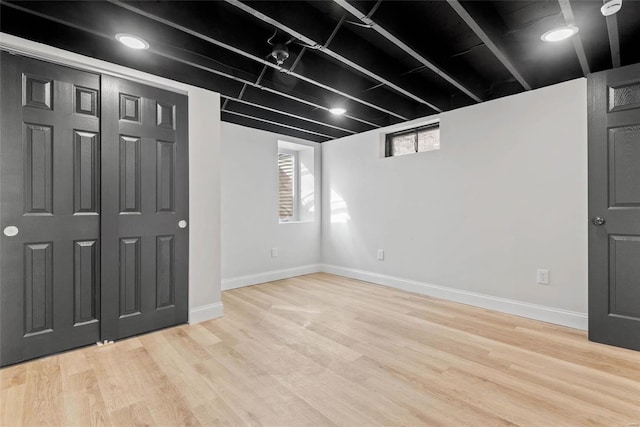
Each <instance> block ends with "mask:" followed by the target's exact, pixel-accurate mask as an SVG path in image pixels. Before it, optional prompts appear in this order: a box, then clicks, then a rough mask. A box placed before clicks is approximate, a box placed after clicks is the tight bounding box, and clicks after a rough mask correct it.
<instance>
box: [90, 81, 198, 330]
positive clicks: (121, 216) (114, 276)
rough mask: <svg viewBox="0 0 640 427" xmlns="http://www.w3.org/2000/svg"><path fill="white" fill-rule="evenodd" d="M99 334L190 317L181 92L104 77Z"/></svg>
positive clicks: (185, 152)
mask: <svg viewBox="0 0 640 427" xmlns="http://www.w3.org/2000/svg"><path fill="white" fill-rule="evenodd" d="M102 87H103V95H102V117H103V119H102V123H103V125H102V131H103V139H104V141H109V142H110V143H109V144H108V145H103V147H102V182H103V185H102V227H101V230H102V234H101V237H102V245H101V246H102V280H103V283H109V284H114V286H103V287H102V301H103V303H102V307H103V309H102V336H103V338H104V339H109V340H114V339H119V338H123V337H126V336H130V335H134V334H139V333H142V332H146V331H150V330H153V329H158V328H163V327H166V326H171V325H175V324H178V323H184V322H186V321H187V316H188V310H187V308H188V296H187V290H188V283H187V279H188V257H187V253H188V250H189V234H188V228H181V227H180V226H179V223H180V221H186V220H187V219H188V217H189V184H188V181H187V180H188V144H187V98H186V96H184V95H179V94H176V93H173V92H167V91H165V90H161V89H157V88H153V87H149V86H144V85H141V84H138V83H133V82H129V81H126V80H122V79H118V78H115V77H111V76H103V77H102Z"/></svg>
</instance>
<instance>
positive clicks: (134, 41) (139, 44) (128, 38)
mask: <svg viewBox="0 0 640 427" xmlns="http://www.w3.org/2000/svg"><path fill="white" fill-rule="evenodd" d="M116 40H118V41H119V42H120V43H122V44H123V45H125V46H127V47H130V48H131V49H138V50H140V49H149V43H147V42H146V41H145V40H143V39H141V38H140V37H137V36H134V35H132V34H125V33H118V34H116Z"/></svg>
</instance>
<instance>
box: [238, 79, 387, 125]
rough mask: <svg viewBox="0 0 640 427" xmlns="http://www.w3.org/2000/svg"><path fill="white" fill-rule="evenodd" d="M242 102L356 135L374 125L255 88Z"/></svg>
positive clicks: (249, 87) (249, 91) (248, 90)
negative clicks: (301, 117) (329, 125)
mask: <svg viewBox="0 0 640 427" xmlns="http://www.w3.org/2000/svg"><path fill="white" fill-rule="evenodd" d="M242 100H243V101H248V102H252V103H254V104H260V105H263V106H270V107H269V108H272V107H273V108H275V109H277V110H278V111H282V112H283V113H293V114H296V115H300V116H304V117H306V118H308V119H312V120H317V121H319V122H322V123H326V124H331V125H335V126H337V127H340V128H346V129H349V130H351V131H355V132H356V133H358V132H365V131H367V130H371V128H372V125H370V124H366V123H362V122H359V121H356V120H351V119H349V118H348V117H345V116H346V114H345V115H341V116H337V115H335V114H331V113H329V112H328V111H326V110H323V109H321V108H318V107H316V106H314V105H306V104H300V102H299V101H295V100H293V99H288V98H285V97H282V96H279V95H277V94H274V93H271V92H269V91H266V90H261V89H259V88H257V87H253V86H248V87H247V89H246V90H245V92H244V94H243V96H242ZM374 126H375V125H374Z"/></svg>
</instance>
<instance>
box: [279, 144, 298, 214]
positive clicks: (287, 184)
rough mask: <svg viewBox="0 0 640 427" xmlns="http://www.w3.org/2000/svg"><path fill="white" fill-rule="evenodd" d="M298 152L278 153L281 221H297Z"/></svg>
mask: <svg viewBox="0 0 640 427" xmlns="http://www.w3.org/2000/svg"><path fill="white" fill-rule="evenodd" d="M296 163H297V162H296V153H282V152H280V153H278V174H279V178H278V206H279V216H280V221H295V220H296V217H297V215H296V214H297V209H296V208H297V206H296V201H297V200H296V199H297V197H296V190H297V189H296V181H297V168H296Z"/></svg>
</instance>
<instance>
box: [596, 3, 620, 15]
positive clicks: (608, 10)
mask: <svg viewBox="0 0 640 427" xmlns="http://www.w3.org/2000/svg"><path fill="white" fill-rule="evenodd" d="M621 7H622V0H611V1H608V2H606V3H605V4H604V5H602V7H601V8H600V13H602V15H603V16H609V15H613V14H614V13H617V12H618V11H619V10H620V8H621Z"/></svg>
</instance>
